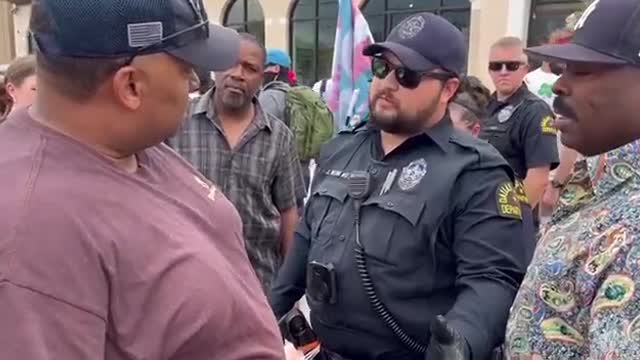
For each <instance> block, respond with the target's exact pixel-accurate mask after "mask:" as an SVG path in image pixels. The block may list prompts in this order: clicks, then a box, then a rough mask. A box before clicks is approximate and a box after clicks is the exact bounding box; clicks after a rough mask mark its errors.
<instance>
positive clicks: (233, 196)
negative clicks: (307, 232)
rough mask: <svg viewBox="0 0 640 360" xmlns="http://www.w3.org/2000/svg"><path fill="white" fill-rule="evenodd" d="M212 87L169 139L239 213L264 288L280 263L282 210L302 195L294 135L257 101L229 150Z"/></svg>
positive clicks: (199, 99) (192, 107)
mask: <svg viewBox="0 0 640 360" xmlns="http://www.w3.org/2000/svg"><path fill="white" fill-rule="evenodd" d="M214 91H215V89H212V90H210V91H209V92H207V93H206V94H204V95H203V96H202V97H200V98H198V99H195V100H194V101H193V102H192V103H191V105H190V107H189V112H188V115H187V120H186V121H185V124H184V125H183V127H182V129H181V130H180V131H179V132H178V134H177V135H176V136H175V137H174V138H172V139H169V141H168V143H169V145H170V146H171V147H173V148H174V149H175V150H176V151H177V152H178V153H180V154H181V155H182V156H183V157H184V158H185V159H186V160H187V161H189V162H191V164H193V165H194V166H195V167H196V169H198V170H199V171H200V172H201V173H202V174H203V175H204V176H206V177H207V178H208V179H209V180H211V181H212V182H213V183H214V184H215V185H216V186H218V188H219V189H220V190H221V191H222V192H223V193H224V194H225V196H227V197H228V198H229V200H231V202H232V203H233V204H234V205H235V207H236V209H237V210H238V212H239V213H240V216H241V218H242V222H243V225H244V229H243V230H244V237H245V245H246V249H247V253H248V254H249V259H250V260H251V263H252V264H253V267H254V269H255V270H256V273H257V275H258V278H259V279H260V282H261V283H262V285H263V287H264V289H265V291H267V290H269V289H270V286H271V282H272V280H273V278H274V277H275V275H276V273H277V270H278V268H279V266H280V264H281V263H282V254H281V235H280V212H281V211H284V210H288V209H291V208H295V207H296V195H298V196H299V195H300V194H303V193H304V185H303V180H302V172H301V169H300V165H299V162H298V156H297V153H296V148H295V142H294V139H293V134H292V133H291V131H290V130H289V129H288V128H287V126H286V125H285V124H284V123H283V122H282V121H280V120H278V119H276V118H274V117H272V116H271V115H269V114H267V113H265V112H264V111H263V110H262V108H261V107H260V105H259V103H258V102H257V101H256V100H254V105H255V107H256V111H255V118H254V119H253V122H252V123H251V124H250V125H249V127H248V128H247V129H246V130H245V132H244V134H243V135H242V137H241V139H240V140H239V142H238V144H237V145H236V146H235V147H234V148H233V149H231V148H230V146H229V143H228V141H227V139H226V137H225V134H224V130H223V129H222V126H221V125H220V123H219V119H218V117H217V116H216V113H215V110H214V106H213V100H212V95H213V92H214Z"/></svg>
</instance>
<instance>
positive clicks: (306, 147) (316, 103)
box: [285, 86, 335, 162]
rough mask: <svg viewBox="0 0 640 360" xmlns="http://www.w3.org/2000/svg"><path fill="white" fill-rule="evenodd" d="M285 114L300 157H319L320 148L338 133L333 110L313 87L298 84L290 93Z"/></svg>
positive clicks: (303, 159) (304, 158) (306, 158)
mask: <svg viewBox="0 0 640 360" xmlns="http://www.w3.org/2000/svg"><path fill="white" fill-rule="evenodd" d="M285 114H286V118H287V119H286V120H285V121H286V122H287V123H288V124H289V128H290V129H291V131H292V132H293V134H294V135H295V138H296V145H297V149H298V156H299V157H300V160H301V161H303V162H304V161H309V160H311V159H314V158H317V156H318V155H319V154H320V147H321V146H322V145H323V144H324V143H326V142H327V141H329V140H330V139H331V138H332V137H333V135H334V133H335V125H334V122H333V114H332V113H331V110H329V108H328V107H327V105H326V104H325V103H324V101H322V98H320V96H319V95H318V94H317V93H316V92H315V91H313V90H312V89H311V88H309V87H307V86H296V87H293V88H291V89H289V91H288V93H287V101H286V112H285Z"/></svg>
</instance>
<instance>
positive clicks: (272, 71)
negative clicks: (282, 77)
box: [264, 65, 280, 74]
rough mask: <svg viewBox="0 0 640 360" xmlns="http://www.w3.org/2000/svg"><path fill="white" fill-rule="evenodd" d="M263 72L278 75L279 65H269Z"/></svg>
mask: <svg viewBox="0 0 640 360" xmlns="http://www.w3.org/2000/svg"><path fill="white" fill-rule="evenodd" d="M264 72H266V73H269V74H279V73H280V65H269V66H267V67H265V69H264Z"/></svg>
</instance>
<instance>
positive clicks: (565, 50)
mask: <svg viewBox="0 0 640 360" xmlns="http://www.w3.org/2000/svg"><path fill="white" fill-rule="evenodd" d="M575 30H576V31H575V35H574V36H573V40H572V41H571V42H570V43H567V44H561V45H546V46H538V47H533V48H529V49H527V50H525V51H526V52H527V53H528V54H530V55H532V56H534V57H540V58H542V59H549V60H554V61H559V62H571V63H599V64H612V65H624V64H631V65H640V1H638V0H595V1H594V2H593V3H591V5H590V6H589V7H588V8H587V9H586V10H585V11H584V13H583V15H582V17H581V18H580V20H579V21H578V22H577V24H576V28H575Z"/></svg>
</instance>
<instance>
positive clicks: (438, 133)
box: [424, 111, 453, 152]
mask: <svg viewBox="0 0 640 360" xmlns="http://www.w3.org/2000/svg"><path fill="white" fill-rule="evenodd" d="M452 132H453V123H452V122H451V118H450V117H449V112H448V111H447V113H446V114H445V116H444V118H443V119H442V120H440V122H439V123H437V124H436V125H434V126H432V127H430V128H428V129H426V130H425V131H424V134H425V135H426V136H428V137H429V138H430V139H431V140H432V141H433V142H434V143H436V145H438V147H439V148H440V150H442V151H444V152H447V150H449V139H450V137H451V134H452Z"/></svg>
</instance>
